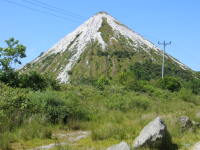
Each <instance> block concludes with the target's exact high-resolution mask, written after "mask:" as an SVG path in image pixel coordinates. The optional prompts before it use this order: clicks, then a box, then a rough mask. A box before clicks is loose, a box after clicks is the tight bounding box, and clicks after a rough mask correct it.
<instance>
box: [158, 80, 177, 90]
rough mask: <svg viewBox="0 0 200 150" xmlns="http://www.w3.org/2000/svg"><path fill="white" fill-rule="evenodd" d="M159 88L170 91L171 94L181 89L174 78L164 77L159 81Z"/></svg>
mask: <svg viewBox="0 0 200 150" xmlns="http://www.w3.org/2000/svg"><path fill="white" fill-rule="evenodd" d="M157 86H158V87H160V88H162V89H168V90H170V91H171V92H174V91H178V90H179V89H180V88H181V84H180V82H179V81H178V79H176V78H174V77H164V78H162V79H159V80H158V82H157Z"/></svg>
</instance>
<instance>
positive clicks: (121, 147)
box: [107, 141, 130, 150]
mask: <svg viewBox="0 0 200 150" xmlns="http://www.w3.org/2000/svg"><path fill="white" fill-rule="evenodd" d="M107 150H130V147H129V146H128V144H127V143H126V142H124V141H122V142H121V143H119V144H117V145H114V146H111V147H109V148H108V149H107Z"/></svg>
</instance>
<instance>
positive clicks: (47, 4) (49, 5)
mask: <svg viewBox="0 0 200 150" xmlns="http://www.w3.org/2000/svg"><path fill="white" fill-rule="evenodd" d="M33 1H35V2H37V3H40V4H43V5H46V6H49V7H52V8H55V9H59V10H61V11H64V12H67V13H70V14H73V15H76V16H79V17H82V18H85V19H89V18H87V17H84V16H81V15H78V14H75V13H72V12H69V11H66V10H63V9H60V8H57V7H54V6H51V5H49V4H45V3H42V2H40V1H37V0H33Z"/></svg>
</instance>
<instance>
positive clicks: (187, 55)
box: [148, 36, 200, 62]
mask: <svg viewBox="0 0 200 150" xmlns="http://www.w3.org/2000/svg"><path fill="white" fill-rule="evenodd" d="M148 37H150V36H148ZM150 39H151V40H152V41H157V40H155V39H159V38H155V37H151V38H150ZM174 45H175V46H176V47H175V46H174ZM172 47H173V48H174V49H176V50H178V51H180V52H181V54H182V55H181V54H179V55H181V56H183V55H186V57H190V58H192V61H193V62H194V60H195V61H197V62H200V60H199V59H197V58H195V57H194V56H192V55H190V54H189V53H187V52H186V51H184V50H183V49H181V48H180V47H178V46H177V45H176V44H174V43H173V44H172ZM177 47H178V48H179V49H178V48H177ZM170 49H171V48H170ZM171 50H172V49H171ZM174 52H176V51H174ZM183 52H184V53H183ZM183 57H184V56H183ZM186 57H184V58H186ZM186 59H188V58H186Z"/></svg>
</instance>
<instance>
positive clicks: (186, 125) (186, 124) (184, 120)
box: [178, 116, 193, 130]
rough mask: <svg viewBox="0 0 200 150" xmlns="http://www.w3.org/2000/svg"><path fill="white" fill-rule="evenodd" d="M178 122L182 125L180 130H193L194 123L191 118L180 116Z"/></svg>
mask: <svg viewBox="0 0 200 150" xmlns="http://www.w3.org/2000/svg"><path fill="white" fill-rule="evenodd" d="M178 122H179V123H180V130H185V129H187V130H191V129H192V126H193V125H192V122H191V120H190V118H189V117H187V116H180V117H179V118H178Z"/></svg>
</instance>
